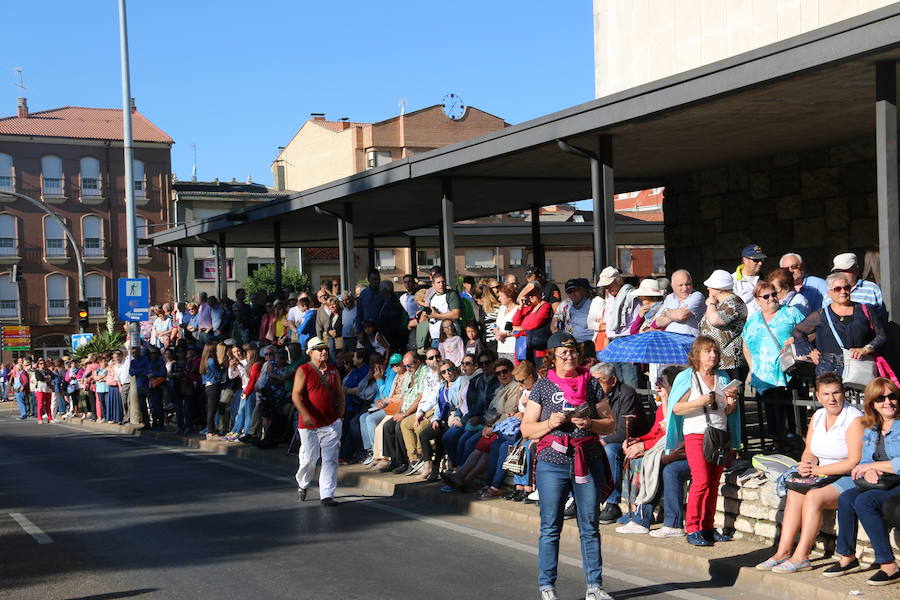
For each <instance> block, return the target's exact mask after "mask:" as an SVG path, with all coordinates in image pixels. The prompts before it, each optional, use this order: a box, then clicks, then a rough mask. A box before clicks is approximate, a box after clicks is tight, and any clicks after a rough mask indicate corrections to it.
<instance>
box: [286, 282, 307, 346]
mask: <svg viewBox="0 0 900 600" xmlns="http://www.w3.org/2000/svg"><path fill="white" fill-rule="evenodd" d="M297 299H298V296H297V294H296V293H291V294H290V295H289V296H288V304H291V302H292V301H293V306H291V308H290V310H288V313H287V318H286V319H285V325H287V328H288V329H290V330H291V341H292V342H296V341H297V328H298V327H300V322H301V321H303V313H304V312H306V311H305V310H303V307H301V306H300V305H299V304H298V303H297Z"/></svg>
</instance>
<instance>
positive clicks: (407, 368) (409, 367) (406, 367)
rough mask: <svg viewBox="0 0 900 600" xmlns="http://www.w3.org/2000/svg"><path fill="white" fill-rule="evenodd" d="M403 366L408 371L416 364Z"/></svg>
mask: <svg viewBox="0 0 900 600" xmlns="http://www.w3.org/2000/svg"><path fill="white" fill-rule="evenodd" d="M403 368H404V369H406V370H408V371H412V370H413V369H415V368H416V365H403Z"/></svg>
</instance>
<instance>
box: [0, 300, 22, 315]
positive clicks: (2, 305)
mask: <svg viewBox="0 0 900 600" xmlns="http://www.w3.org/2000/svg"><path fill="white" fill-rule="evenodd" d="M17 318H19V303H18V302H16V301H15V300H0V319H17Z"/></svg>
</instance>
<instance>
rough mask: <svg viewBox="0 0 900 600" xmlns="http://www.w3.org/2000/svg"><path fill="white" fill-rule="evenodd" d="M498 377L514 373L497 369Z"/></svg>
mask: <svg viewBox="0 0 900 600" xmlns="http://www.w3.org/2000/svg"><path fill="white" fill-rule="evenodd" d="M496 372H497V375H509V374H510V373H512V371H510V370H509V369H497V371H496Z"/></svg>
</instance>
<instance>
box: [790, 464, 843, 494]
mask: <svg viewBox="0 0 900 600" xmlns="http://www.w3.org/2000/svg"><path fill="white" fill-rule="evenodd" d="M840 478H841V476H840V475H814V476H812V477H803V476H802V475H800V473H798V472H797V470H796V469H794V470H793V471H790V472H788V473H785V475H784V486H785V487H786V488H787V489H789V490H793V491H795V492H798V493H800V494H805V493H806V492H808V491H809V490H814V489H816V488H820V487H825V486H826V485H831V484H832V483H834V482H835V481H837V480H838V479H840Z"/></svg>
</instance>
